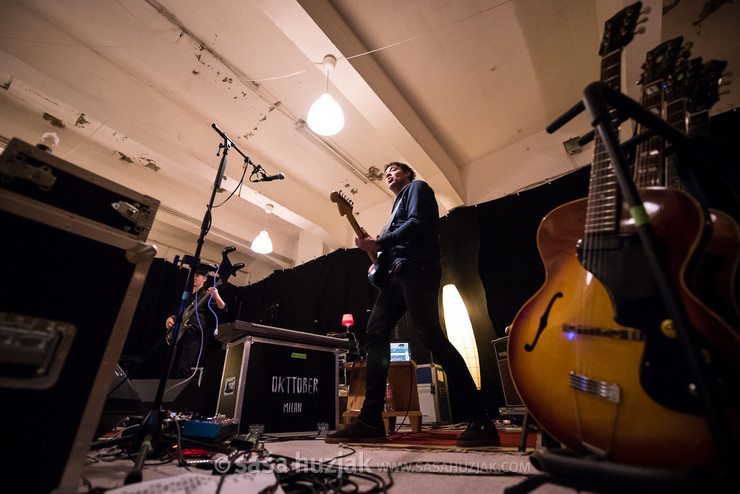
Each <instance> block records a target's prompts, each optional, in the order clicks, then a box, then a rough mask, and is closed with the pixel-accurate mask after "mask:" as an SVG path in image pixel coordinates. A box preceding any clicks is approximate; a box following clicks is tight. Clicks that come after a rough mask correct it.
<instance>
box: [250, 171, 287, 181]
mask: <svg viewBox="0 0 740 494" xmlns="http://www.w3.org/2000/svg"><path fill="white" fill-rule="evenodd" d="M283 179H285V173H278V174H277V175H265V174H262V177H261V178H258V179H257V180H255V182H272V181H273V180H283Z"/></svg>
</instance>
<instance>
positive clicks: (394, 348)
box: [391, 342, 411, 362]
mask: <svg viewBox="0 0 740 494" xmlns="http://www.w3.org/2000/svg"><path fill="white" fill-rule="evenodd" d="M409 360H411V352H409V344H408V343H407V342H403V343H401V342H393V343H391V362H408V361H409Z"/></svg>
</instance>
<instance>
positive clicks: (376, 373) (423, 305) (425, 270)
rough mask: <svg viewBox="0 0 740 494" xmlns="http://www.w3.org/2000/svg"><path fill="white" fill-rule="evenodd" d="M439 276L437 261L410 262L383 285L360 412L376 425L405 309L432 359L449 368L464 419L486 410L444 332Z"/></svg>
mask: <svg viewBox="0 0 740 494" xmlns="http://www.w3.org/2000/svg"><path fill="white" fill-rule="evenodd" d="M441 277H442V273H441V268H440V266H439V264H437V263H422V262H417V263H412V264H406V265H402V266H400V269H398V270H396V272H394V273H393V274H391V275H390V277H389V278H388V279H387V280H386V283H385V285H384V286H383V288H382V289H381V290H380V293H379V294H378V298H377V300H376V301H375V306H374V307H373V310H372V312H371V313H370V318H369V319H368V322H367V332H366V335H367V380H366V383H365V385H366V388H367V389H366V393H365V402H364V403H363V405H362V411H361V412H360V419H361V420H362V421H363V422H365V423H368V424H377V423H378V422H380V421H381V420H382V415H381V414H382V412H383V409H384V404H385V384H386V379H387V376H388V367H389V365H390V334H391V330H393V328H394V327H395V326H396V324H397V323H398V320H399V319H400V318H401V317H402V316H403V315H404V313H406V311H408V315H409V320H410V322H411V327H412V328H413V330H414V331H416V333H417V334H418V335H419V338H420V339H421V341H422V342H423V343H424V345H425V346H426V347H427V349H429V350H430V351H431V352H432V354H433V356H434V362H435V363H437V364H440V365H441V366H442V367H443V368H444V370H445V372H446V373H447V380H448V382H449V385H450V390H451V391H450V392H451V394H453V395H454V397H455V399H456V400H459V401H460V402H461V403H462V405H463V409H464V410H465V413H466V415H467V416H466V419H467V420H472V419H474V418H478V417H482V416H484V415H485V409H484V407H483V403H482V401H481V399H480V396H479V393H478V390H477V388H476V387H475V382H474V381H473V378H472V376H471V375H470V371H468V368H467V366H466V365H465V361H464V360H463V358H462V357H461V356H460V353H458V351H457V349H455V347H454V346H453V345H452V343H450V342H449V340H448V339H447V338H446V337H445V335H444V333H443V332H442V327H441V326H440V324H439V306H438V305H437V304H438V297H439V284H440V280H441Z"/></svg>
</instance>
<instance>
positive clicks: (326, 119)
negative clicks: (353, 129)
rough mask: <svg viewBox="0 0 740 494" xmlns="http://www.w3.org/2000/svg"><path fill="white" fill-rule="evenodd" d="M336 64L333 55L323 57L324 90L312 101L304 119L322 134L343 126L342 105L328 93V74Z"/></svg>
mask: <svg viewBox="0 0 740 494" xmlns="http://www.w3.org/2000/svg"><path fill="white" fill-rule="evenodd" d="M336 66H337V59H336V57H335V56H334V55H326V56H325V57H324V70H325V71H326V92H325V93H324V94H322V95H321V96H319V99H317V100H316V101H314V103H313V104H312V105H311V108H309V110H308V115H307V116H306V121H307V122H308V126H309V127H310V128H311V130H312V131H314V132H316V133H317V134H319V135H322V136H332V135H334V134H336V133H338V132H339V131H340V130H342V129H343V128H344V113H343V112H342V107H340V106H339V103H337V102H336V101H335V100H334V98H332V96H331V94H329V74H330V73H331V71H332V70H334V68H335V67H336Z"/></svg>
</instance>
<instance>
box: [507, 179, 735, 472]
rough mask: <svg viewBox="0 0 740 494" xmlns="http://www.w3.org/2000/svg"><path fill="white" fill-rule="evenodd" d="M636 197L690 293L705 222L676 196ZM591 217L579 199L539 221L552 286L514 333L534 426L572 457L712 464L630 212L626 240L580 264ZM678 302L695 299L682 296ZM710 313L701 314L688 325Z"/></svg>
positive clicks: (647, 193)
mask: <svg viewBox="0 0 740 494" xmlns="http://www.w3.org/2000/svg"><path fill="white" fill-rule="evenodd" d="M640 194H641V196H642V199H643V201H644V203H645V207H646V209H647V211H648V212H649V213H650V215H651V219H652V221H653V225H654V228H655V231H656V234H657V236H658V237H659V238H660V239H661V241H662V245H663V246H665V247H670V248H669V249H668V248H666V249H665V252H664V253H665V256H666V257H665V259H666V261H667V266H668V268H669V270H670V272H671V276H672V278H674V280H675V281H676V282H677V283H678V284H680V285H682V284H681V283H680V281H679V280H680V279H681V277H682V274H683V272H684V271H685V269H686V266H687V264H688V260H689V258H690V257H691V256H690V254H691V253H692V252H693V249H695V248H696V245H697V244H698V242H699V241H700V239H701V236H702V233H703V225H704V218H703V214H702V213H701V210H700V209H699V208H698V205H696V204H695V201H693V199H690V198H689V197H688V196H686V195H685V194H682V193H680V192H677V191H665V190H642V191H640ZM586 209H587V200H586V199H581V200H578V201H574V202H571V203H568V204H565V205H563V206H560V207H559V208H557V209H555V210H553V211H552V212H550V213H549V214H548V215H547V216H546V217H545V218H544V219H543V221H542V223H541V224H540V227H539V230H538V234H537V244H538V247H539V250H540V254H541V256H542V260H543V263H544V265H545V272H546V281H545V283H544V285H543V286H542V287H541V288H540V290H539V291H538V292H537V293H536V294H535V295H534V296H533V297H532V298H531V299H530V300H529V301H528V302H527V303H526V304H525V305H524V306H523V307H522V308H521V309H520V310H519V312H518V314H517V315H516V318H515V320H514V322H513V324H512V328H511V332H510V336H509V348H508V355H509V365H510V369H511V374H512V377H513V381H514V384H515V386H516V388H517V391H518V392H519V394H520V396H521V398H522V400H523V401H524V404H525V405H526V406H527V409H528V410H529V412H530V413H531V414H532V416H533V417H534V418H535V419H536V420H537V421H538V423H539V424H540V425H541V426H542V427H543V428H544V429H545V430H547V431H548V433H550V434H551V435H552V436H553V437H554V438H555V439H557V440H558V441H560V442H561V443H562V444H564V445H565V446H567V447H568V448H571V449H573V450H574V451H577V452H580V453H595V454H597V455H599V456H601V457H604V458H606V459H608V460H610V461H614V462H619V463H626V464H634V465H641V466H649V467H665V468H676V469H686V468H692V467H698V466H711V465H714V464H716V462H717V458H716V454H715V452H714V445H713V442H712V439H711V436H710V433H709V429H708V427H707V424H706V420H705V419H704V417H703V416H701V415H700V414H698V413H697V411H698V410H699V409H700V404H697V403H696V402H695V401H693V398H692V397H690V396H687V393H685V390H686V388H687V380H688V376H687V375H685V374H686V373H685V371H684V370H683V369H685V367H686V366H685V365H684V364H683V360H682V358H683V357H682V354H681V352H680V351H679V349H678V346H677V344H676V342H675V338H672V337H670V336H669V335H666V333H669V334H670V332H669V331H664V329H665V328H663V325H662V321H664V320H665V319H666V318H667V315H666V314H665V313H664V309H663V307H662V304H660V303H659V302H658V303H657V304H656V303H655V302H656V300H660V297H659V295H657V294H656V293H655V290H654V289H653V287H652V286H651V285H652V283H653V282H652V279H651V275H650V274H649V266H646V265H645V264H644V263H645V261H644V260H640V257H641V256H640V254H639V251H640V250H641V249H642V246H641V245H639V241H637V243H635V240H634V239H635V237H634V235H633V233H634V232H636V230H635V227H634V224H633V222H632V221H631V220H630V219H629V215H628V214H627V211H626V210H623V211H622V212H621V215H620V217H621V220H620V229H619V232H620V233H619V235H620V241H619V242H618V243H613V242H611V241H609V242H606V243H605V245H606V247H605V249H604V250H602V251H599V252H596V253H595V255H588V256H584V255H583V253H582V252H579V242H580V241H581V240H582V237H583V236H584V231H585V223H586ZM674 215H675V216H674ZM675 217H679V218H681V228H676V227H675V225H676V222H675V219H674V218H675ZM611 240H614V239H611ZM592 254H594V253H592ZM602 261H603V262H602ZM641 263H642V264H641ZM584 264H585V265H589V266H592V268H591V269H589V270H587V269H586V268H584ZM646 271H647V272H646ZM681 297H682V300H687V299H689V298H690V295H689V294H687V293H686V290H681ZM687 305H688V304H687ZM687 310H688V308H687ZM691 311H692V312H696V310H695V308H692V309H691ZM702 317H703V316H701V317H700V316H699V315H697V314H693V317H692V322H693V320H694V319H697V320H699V319H702ZM617 321H619V322H617ZM733 413H734V417H735V420H733V422H734V423H735V425H737V422H738V421H737V420H736V419H737V413H735V412H733ZM736 430H737V429H736Z"/></svg>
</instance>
